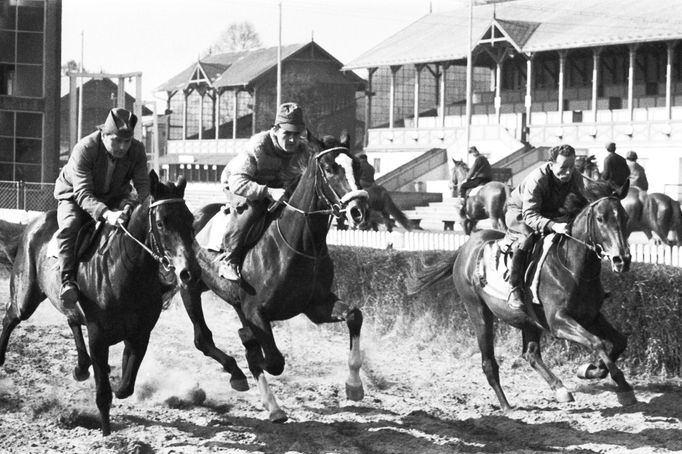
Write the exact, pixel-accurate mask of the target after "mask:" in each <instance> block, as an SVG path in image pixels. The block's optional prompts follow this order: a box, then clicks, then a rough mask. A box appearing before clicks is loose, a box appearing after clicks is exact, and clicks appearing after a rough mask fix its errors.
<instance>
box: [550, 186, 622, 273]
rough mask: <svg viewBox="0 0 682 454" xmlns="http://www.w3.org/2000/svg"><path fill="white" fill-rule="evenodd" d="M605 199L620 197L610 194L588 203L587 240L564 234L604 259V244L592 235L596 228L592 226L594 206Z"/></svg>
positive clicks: (600, 258)
mask: <svg viewBox="0 0 682 454" xmlns="http://www.w3.org/2000/svg"><path fill="white" fill-rule="evenodd" d="M604 199H614V200H616V201H618V198H616V197H614V196H612V195H609V196H604V197H601V198H599V199H597V200H595V201H594V202H591V203H590V204H589V205H588V207H589V211H588V212H587V232H588V239H587V241H582V240H579V239H578V238H576V237H574V236H572V235H569V234H568V233H564V234H563V235H564V236H566V237H568V238H571V239H572V240H575V241H577V242H578V243H581V244H582V245H583V246H585V247H586V248H588V249H590V250H591V251H593V252H594V253H595V254H596V255H597V257H598V258H599V260H602V259H603V258H604V251H603V249H602V246H601V245H600V244H599V243H597V242H596V241H595V240H594V238H593V237H592V235H593V230H594V229H593V228H592V227H593V225H594V214H593V212H594V207H595V205H597V204H598V203H599V202H601V201H602V200H604ZM618 203H620V201H618ZM573 221H575V219H574V220H573ZM573 223H574V222H571V224H570V225H571V228H572V227H573Z"/></svg>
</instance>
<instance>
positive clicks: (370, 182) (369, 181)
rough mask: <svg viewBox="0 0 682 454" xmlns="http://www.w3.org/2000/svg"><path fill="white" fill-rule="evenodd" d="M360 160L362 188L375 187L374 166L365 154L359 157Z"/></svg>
mask: <svg viewBox="0 0 682 454" xmlns="http://www.w3.org/2000/svg"><path fill="white" fill-rule="evenodd" d="M358 159H359V160H360V186H362V189H367V188H369V187H370V186H374V184H375V183H374V166H373V165H372V164H370V163H369V162H368V161H367V155H366V154H365V153H364V152H363V153H360V154H359V155H358Z"/></svg>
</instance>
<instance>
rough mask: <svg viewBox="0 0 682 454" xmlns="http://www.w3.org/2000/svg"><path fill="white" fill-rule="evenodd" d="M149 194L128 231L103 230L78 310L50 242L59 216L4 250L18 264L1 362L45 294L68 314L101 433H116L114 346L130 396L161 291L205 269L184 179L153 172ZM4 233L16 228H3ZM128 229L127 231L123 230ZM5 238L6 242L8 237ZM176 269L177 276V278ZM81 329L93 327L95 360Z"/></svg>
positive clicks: (122, 390) (120, 394) (123, 389)
mask: <svg viewBox="0 0 682 454" xmlns="http://www.w3.org/2000/svg"><path fill="white" fill-rule="evenodd" d="M150 180H151V191H150V193H151V195H150V197H148V198H147V200H144V201H142V203H141V204H139V205H138V206H137V207H136V208H135V209H134V210H133V211H132V213H131V217H130V221H129V223H128V226H127V229H126V228H125V227H123V226H121V227H120V228H119V227H113V226H109V225H104V226H103V227H102V233H101V236H100V237H99V239H98V240H97V242H96V243H95V244H94V245H93V246H94V247H96V250H95V252H94V253H93V255H92V257H91V258H89V259H87V261H84V262H81V263H80V264H79V267H78V279H77V280H78V284H79V287H80V296H79V306H77V307H76V308H75V309H66V308H64V307H63V305H62V304H61V302H60V299H59V291H60V287H61V282H60V278H59V272H58V267H56V258H54V257H51V255H52V254H51V253H50V251H49V246H48V245H49V243H50V240H51V238H52V237H53V235H54V233H55V231H56V230H57V214H56V211H50V212H47V213H45V214H43V215H40V216H38V217H37V218H35V219H33V220H32V221H31V222H29V223H28V224H27V225H26V227H25V228H24V229H21V230H23V232H22V233H21V234H20V235H19V236H14V237H13V238H12V239H11V244H7V245H5V246H4V247H3V248H0V249H3V250H6V251H8V254H7V255H6V256H4V257H3V261H4V263H5V264H8V263H7V262H10V263H13V266H12V271H11V278H10V279H11V280H10V289H11V295H10V301H9V304H8V306H7V311H6V313H5V317H4V319H3V323H2V334H0V365H2V364H3V363H4V362H5V353H6V351H7V345H8V341H9V336H10V334H11V333H12V331H13V330H14V328H16V327H17V325H18V324H19V323H20V322H21V321H23V320H27V319H28V318H29V317H30V316H31V315H32V314H33V312H34V311H35V310H36V308H37V307H38V305H39V304H40V303H41V302H42V301H43V300H44V299H45V298H46V297H47V298H48V299H49V300H50V301H51V302H52V304H53V305H54V306H55V307H56V308H57V309H58V310H59V311H61V312H62V313H63V314H64V315H66V317H67V320H68V323H69V326H70V328H71V331H72V332H73V335H74V339H75V342H76V350H77V352H78V364H77V366H76V367H75V368H74V370H73V376H74V378H75V379H76V380H78V381H83V380H86V379H87V378H88V377H89V372H88V368H89V366H90V365H91V364H92V368H93V372H94V374H95V384H96V403H97V408H98V409H99V413H100V416H101V419H102V432H103V434H104V435H109V433H110V432H111V426H110V419H109V413H110V408H111V401H112V395H111V394H112V390H111V384H110V382H109V371H110V369H109V363H108V360H109V347H110V346H111V345H113V344H116V343H118V342H121V341H123V342H124V345H125V347H124V351H123V355H122V369H121V380H120V383H119V386H118V387H117V389H116V390H115V392H114V394H115V395H116V397H117V398H119V399H124V398H126V397H128V396H130V395H132V394H133V392H134V388H135V379H136V377H137V372H138V370H139V367H140V364H141V363H142V359H143V357H144V355H145V352H146V350H147V345H148V343H149V336H150V333H151V330H152V328H154V325H155V324H156V322H157V320H158V318H159V314H160V313H161V309H162V306H163V298H162V297H163V294H164V292H165V291H167V290H169V288H170V287H171V286H175V282H179V283H180V286H181V287H185V286H188V285H192V284H193V283H194V281H195V280H197V279H198V278H199V276H200V275H201V269H200V268H199V264H198V262H197V260H196V257H195V255H194V251H193V249H192V243H193V231H192V222H193V220H194V219H193V217H192V213H191V212H190V211H189V209H188V208H187V206H186V205H185V201H184V200H183V199H182V197H183V195H184V190H185V181H184V179H180V180H178V182H176V183H175V184H173V183H160V182H159V180H158V177H157V175H156V173H155V172H154V171H152V172H151V173H150ZM0 227H1V228H2V229H3V230H7V229H9V228H13V229H14V230H15V232H16V231H18V230H19V229H17V228H16V225H14V227H12V225H9V224H2V225H0ZM124 229H125V230H124ZM0 238H3V239H5V240H8V238H7V236H3V235H0ZM171 271H172V273H173V274H174V277H171ZM81 325H85V326H86V327H87V330H88V343H89V349H90V355H91V356H88V352H87V349H86V347H85V341H84V340H83V332H82V331H81Z"/></svg>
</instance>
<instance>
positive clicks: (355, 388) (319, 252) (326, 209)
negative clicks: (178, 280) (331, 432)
mask: <svg viewBox="0 0 682 454" xmlns="http://www.w3.org/2000/svg"><path fill="white" fill-rule="evenodd" d="M311 141H314V139H313V138H311ZM315 143H316V144H317V146H318V147H320V148H322V145H321V143H320V142H315ZM339 155H341V156H344V158H343V159H346V161H349V160H351V161H352V164H353V165H352V168H353V173H354V175H353V176H354V178H355V185H356V186H358V177H359V161H358V160H357V158H353V157H352V156H351V155H350V153H349V152H348V149H347V148H343V147H333V148H331V149H328V150H324V151H319V152H313V151H312V150H311V153H310V157H309V159H308V160H307V162H306V165H305V169H304V170H303V173H302V176H301V177H300V179H299V181H298V184H297V186H296V188H295V189H294V190H293V193H292V195H291V197H290V199H289V200H288V201H287V202H285V203H284V204H283V206H280V207H279V209H278V211H275V212H273V213H272V215H271V217H270V218H269V219H267V220H266V221H267V224H266V225H267V226H266V227H265V232H264V233H263V235H262V236H261V237H260V239H258V240H257V242H256V244H255V245H254V246H253V248H252V249H250V250H249V252H248V253H247V254H246V257H245V258H244V261H243V266H242V281H241V282H239V283H237V282H232V281H228V280H226V279H223V278H222V277H220V276H219V275H218V262H216V257H217V255H218V254H217V253H215V252H211V251H209V250H206V249H203V248H202V247H200V246H199V245H198V244H197V245H196V246H195V247H196V249H195V250H196V254H197V258H198V260H199V262H200V264H201V268H202V270H203V271H202V276H201V281H200V282H199V285H195V286H193V287H191V288H181V289H180V293H181V295H182V299H183V302H184V304H185V308H186V310H187V313H188V315H189V316H190V318H191V320H192V323H193V324H194V344H195V345H196V347H197V348H198V349H199V350H201V351H202V352H203V353H204V354H205V355H207V356H210V357H212V358H213V359H215V360H216V361H218V362H219V363H220V364H221V365H222V366H223V368H224V369H225V370H226V371H228V372H229V373H230V374H231V378H230V384H231V385H232V387H233V388H234V389H236V390H239V391H245V390H247V389H248V384H247V382H246V377H245V375H244V373H243V372H242V371H241V370H240V368H239V367H238V366H237V363H236V361H235V360H234V358H232V357H230V356H228V355H226V354H225V353H224V352H222V351H221V350H219V349H218V348H216V346H215V344H214V343H213V339H212V334H211V331H210V330H209V329H208V327H207V326H206V322H205V320H204V315H203V311H202V306H201V294H202V293H203V292H205V291H207V290H212V291H213V292H214V293H215V294H216V295H218V296H219V297H220V298H222V299H223V300H225V301H226V302H228V303H229V304H231V305H232V307H233V308H234V309H235V310H236V312H237V315H238V316H239V319H240V321H241V323H242V328H241V329H240V330H239V336H240V339H241V341H242V343H243V344H244V347H245V348H246V359H247V362H248V365H249V369H250V371H251V373H252V374H253V377H254V378H255V379H256V382H257V384H258V388H259V391H260V394H261V398H262V401H263V404H264V406H265V408H266V410H268V411H269V419H270V420H271V421H273V422H284V421H286V419H287V416H286V414H285V413H284V411H282V410H281V409H280V407H279V405H278V404H277V401H276V400H275V397H274V395H273V394H272V392H271V391H270V389H269V387H268V383H267V381H266V379H265V375H264V373H263V372H264V371H266V372H268V373H270V374H272V375H279V374H281V373H282V371H283V370H284V357H283V356H282V353H280V351H279V349H278V348H277V345H276V343H275V339H274V337H273V332H272V328H271V326H270V322H272V321H274V320H286V319H289V318H292V317H294V316H296V315H298V314H305V315H306V316H307V317H308V318H309V319H310V320H311V321H313V322H314V323H318V324H319V323H328V322H339V321H344V320H345V321H346V324H347V326H348V329H349V331H350V356H349V360H348V366H349V369H350V376H349V378H348V380H347V381H346V394H347V396H348V398H349V399H351V400H360V399H362V397H363V396H364V391H363V387H362V381H361V379H360V375H359V369H360V366H361V363H362V358H361V355H360V345H359V342H360V329H361V327H362V313H361V312H360V310H359V309H358V308H356V307H351V306H349V305H348V304H347V303H345V302H343V301H341V300H339V298H338V297H337V296H336V295H335V294H334V293H333V292H332V290H331V288H332V281H333V278H334V267H333V263H332V260H331V258H330V257H329V251H328V250H327V244H326V237H327V232H328V230H329V226H330V223H331V217H332V216H336V217H340V216H343V215H345V217H346V219H347V220H348V222H349V224H350V225H351V226H357V225H359V224H360V223H362V222H363V221H364V219H365V214H366V211H367V193H366V192H365V191H361V190H358V189H352V187H351V185H350V184H349V182H348V180H347V177H346V172H345V170H344V167H343V166H342V165H340V164H339V163H337V160H338V156H339ZM220 208H221V204H212V205H207V206H205V207H203V208H202V209H201V210H200V211H199V212H198V213H197V214H196V222H195V228H196V231H197V232H199V231H200V230H201V229H202V228H203V227H204V226H205V225H206V223H207V222H208V221H209V220H210V219H211V218H212V217H213V215H214V214H215V213H217V212H218V211H219V210H220Z"/></svg>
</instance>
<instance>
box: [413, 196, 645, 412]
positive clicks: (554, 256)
mask: <svg viewBox="0 0 682 454" xmlns="http://www.w3.org/2000/svg"><path fill="white" fill-rule="evenodd" d="M625 223H626V216H625V211H624V209H623V207H622V206H621V204H620V201H619V199H618V198H617V197H613V196H608V197H600V198H597V199H596V200H593V201H592V202H591V203H589V204H588V205H587V206H586V207H585V208H583V209H582V210H581V211H580V213H579V214H578V215H577V216H576V217H575V219H574V220H573V222H572V223H571V224H570V226H569V227H570V233H569V234H566V235H553V236H552V237H551V239H550V238H548V239H547V241H543V244H544V246H545V248H548V249H546V251H543V254H546V255H545V259H544V261H541V263H540V264H539V265H538V267H539V270H538V271H536V272H535V273H533V274H534V275H535V276H536V277H535V279H534V280H533V287H534V291H533V295H534V298H537V299H538V300H539V301H540V302H541V305H538V304H533V303H531V302H530V301H526V307H525V311H519V310H513V309H511V308H509V306H508V305H507V303H506V298H505V296H506V295H507V294H508V292H509V290H510V288H509V284H508V283H506V282H502V288H501V290H499V291H498V292H493V291H492V289H491V285H490V284H491V283H494V282H501V279H502V278H500V277H499V276H500V275H499V274H496V273H498V272H497V271H496V270H495V267H496V265H495V262H496V261H497V259H496V258H495V257H496V255H486V252H489V251H492V250H494V248H492V247H491V246H492V245H493V244H494V243H495V242H496V241H497V240H499V239H501V238H503V237H504V234H503V233H502V232H499V231H497V230H481V231H478V232H476V233H474V234H473V235H472V236H471V237H470V239H469V240H468V241H467V242H466V243H465V244H464V245H463V246H462V247H461V248H460V249H459V250H458V251H457V252H456V253H455V254H453V255H452V256H450V257H448V258H446V259H443V260H441V261H440V262H439V263H436V264H434V265H433V266H431V267H428V268H426V269H425V270H423V271H422V272H421V273H419V275H418V277H417V279H413V280H412V282H411V285H410V286H409V287H410V293H416V292H418V291H420V290H422V289H424V288H426V287H428V286H430V285H432V284H434V283H436V282H438V281H440V280H442V279H444V278H446V277H448V276H451V277H452V279H453V281H454V285H455V289H456V290H457V293H458V294H459V296H460V298H461V299H462V301H463V303H464V305H465V306H466V310H467V313H468V314H469V317H470V318H471V320H472V322H473V324H474V329H475V331H476V337H477V340H478V345H479V348H480V350H481V356H482V367H483V372H484V373H485V376H486V378H487V379H488V383H489V384H490V386H491V387H492V388H493V390H494V391H495V394H496V395H497V399H498V400H499V402H500V406H501V408H502V409H503V410H504V411H508V410H510V409H511V406H510V405H509V402H508V401H507V398H506V396H505V394H504V392H503V391H502V388H501V386H500V378H499V371H498V364H497V362H496V360H495V354H494V326H493V322H494V318H495V317H497V318H498V319H500V320H502V321H503V322H505V323H507V324H509V325H511V326H514V327H516V328H518V329H520V330H521V331H522V337H523V356H524V358H525V359H526V360H527V361H528V362H529V364H530V365H531V367H533V369H535V370H536V371H537V372H538V373H539V374H540V375H541V376H542V377H543V378H544V379H545V381H547V383H548V384H549V386H550V388H551V389H552V390H553V391H555V395H556V397H557V400H558V401H560V402H570V401H572V400H573V396H572V394H571V393H570V392H569V391H568V390H567V389H566V388H565V386H564V385H563V383H562V382H561V380H560V379H559V378H557V377H556V376H555V375H554V374H553V373H552V372H551V371H550V370H549V368H548V367H547V366H546V365H545V364H544V362H543V361H542V357H541V354H540V338H541V334H542V332H543V330H545V331H549V332H550V333H551V334H552V335H554V336H556V337H559V338H563V339H567V340H570V341H573V342H577V343H579V344H581V345H583V346H585V347H587V348H589V349H590V350H592V351H594V352H596V353H598V355H599V358H600V361H599V363H598V364H597V365H592V364H587V365H584V366H582V367H581V368H580V369H579V376H580V377H582V378H604V377H606V375H607V374H610V375H611V378H612V379H613V380H614V381H615V382H616V385H617V388H616V392H617V396H618V399H619V401H620V402H621V404H623V405H628V404H633V403H635V402H636V398H635V395H634V392H633V390H632V387H631V386H630V385H629V384H628V382H627V381H626V380H625V377H624V375H623V373H622V372H621V370H620V369H618V367H617V366H616V360H617V359H618V357H619V356H620V355H621V353H623V351H624V350H625V348H626V345H627V340H626V338H625V336H623V335H622V334H621V333H619V332H618V331H617V330H616V329H615V328H614V327H613V326H611V324H610V323H609V322H608V321H607V320H606V318H605V317H604V315H603V314H602V312H601V307H602V303H603V300H604V290H603V288H602V286H601V280H600V272H601V259H602V257H603V256H606V257H608V259H609V260H610V262H611V265H612V269H613V271H614V272H617V273H618V272H622V271H625V270H627V269H628V267H629V262H630V252H629V250H628V245H627V242H626V240H625ZM550 240H551V241H550ZM486 248H489V249H487V250H486ZM493 254H494V253H493ZM484 256H487V257H492V261H491V260H483V259H482V258H483V257H484ZM498 263H499V262H498ZM495 277H497V280H496V279H495ZM536 282H537V285H536ZM525 293H526V295H528V294H529V291H528V289H527V291H526V292H525ZM605 341H608V342H610V343H611V345H612V347H611V351H609V352H607V351H606V343H605Z"/></svg>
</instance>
